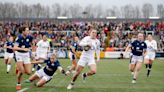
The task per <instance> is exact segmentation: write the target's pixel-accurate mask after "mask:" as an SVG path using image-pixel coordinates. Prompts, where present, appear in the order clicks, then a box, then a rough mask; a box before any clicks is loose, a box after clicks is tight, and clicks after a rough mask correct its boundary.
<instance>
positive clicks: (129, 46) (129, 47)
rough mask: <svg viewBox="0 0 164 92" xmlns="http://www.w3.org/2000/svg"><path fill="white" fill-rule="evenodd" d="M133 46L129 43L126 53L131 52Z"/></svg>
mask: <svg viewBox="0 0 164 92" xmlns="http://www.w3.org/2000/svg"><path fill="white" fill-rule="evenodd" d="M131 47H132V45H131V44H129V45H128V46H127V47H126V49H125V53H127V52H129V51H130V50H131Z"/></svg>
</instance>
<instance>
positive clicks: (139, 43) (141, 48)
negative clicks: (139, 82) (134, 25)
mask: <svg viewBox="0 0 164 92" xmlns="http://www.w3.org/2000/svg"><path fill="white" fill-rule="evenodd" d="M129 49H131V53H132V58H131V62H130V66H129V69H130V71H131V72H134V74H133V80H132V83H136V79H137V77H138V73H139V71H140V69H141V66H142V62H143V59H144V56H145V55H146V49H147V45H146V43H145V42H144V35H143V34H142V33H139V34H138V37H137V40H135V41H133V42H132V43H131V44H129V46H128V47H127V48H126V51H125V52H127V51H128V50H129Z"/></svg>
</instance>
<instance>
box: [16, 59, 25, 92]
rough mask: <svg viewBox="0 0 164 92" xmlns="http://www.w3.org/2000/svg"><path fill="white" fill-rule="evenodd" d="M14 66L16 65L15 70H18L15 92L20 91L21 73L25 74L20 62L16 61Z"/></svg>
mask: <svg viewBox="0 0 164 92" xmlns="http://www.w3.org/2000/svg"><path fill="white" fill-rule="evenodd" d="M16 65H17V69H18V73H17V85H16V90H20V89H21V78H22V75H23V73H25V70H24V66H23V62H22V61H18V62H17V63H16Z"/></svg>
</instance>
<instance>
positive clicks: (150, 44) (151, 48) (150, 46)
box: [145, 40, 157, 53]
mask: <svg viewBox="0 0 164 92" xmlns="http://www.w3.org/2000/svg"><path fill="white" fill-rule="evenodd" d="M145 43H146V45H147V52H148V53H155V51H156V50H157V42H156V41H155V40H152V41H149V40H146V41H145Z"/></svg>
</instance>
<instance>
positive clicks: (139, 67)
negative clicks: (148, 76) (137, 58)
mask: <svg viewBox="0 0 164 92" xmlns="http://www.w3.org/2000/svg"><path fill="white" fill-rule="evenodd" d="M141 67H142V62H137V63H136V67H135V70H134V76H133V80H132V83H136V79H137V77H138V74H139V71H140V70H141Z"/></svg>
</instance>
